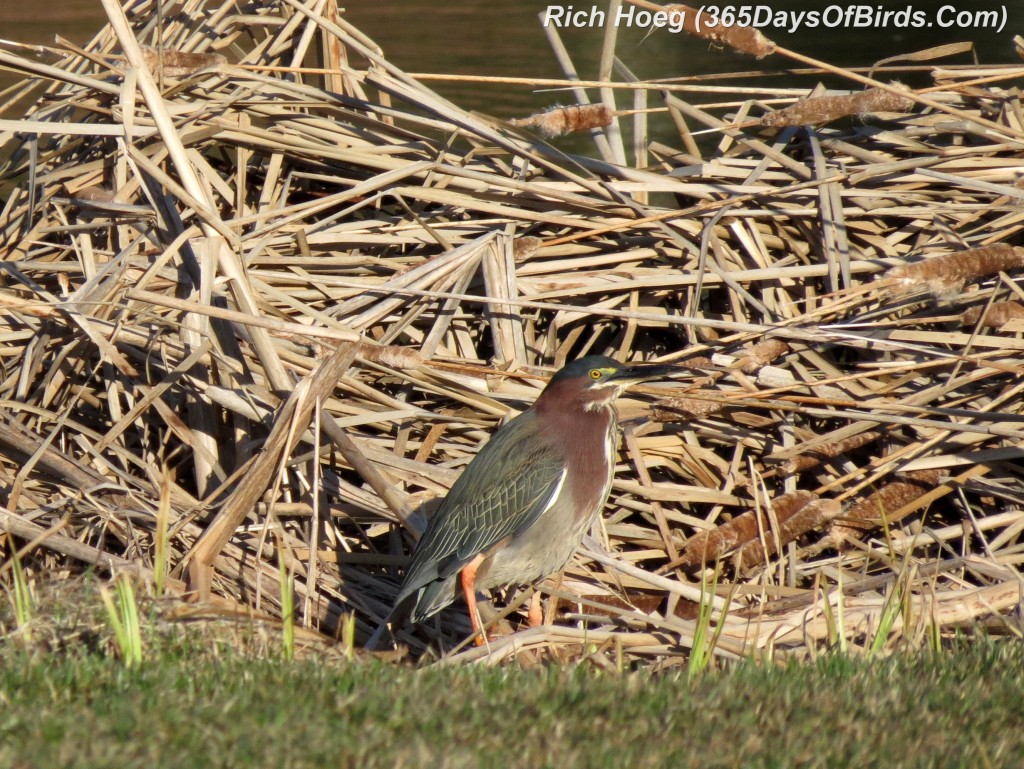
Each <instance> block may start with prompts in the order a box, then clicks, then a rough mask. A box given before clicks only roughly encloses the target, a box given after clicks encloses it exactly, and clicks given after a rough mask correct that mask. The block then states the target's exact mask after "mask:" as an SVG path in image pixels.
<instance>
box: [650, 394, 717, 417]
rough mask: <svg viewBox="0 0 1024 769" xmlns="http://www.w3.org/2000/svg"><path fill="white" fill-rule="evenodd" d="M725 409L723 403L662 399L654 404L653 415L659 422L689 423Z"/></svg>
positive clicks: (687, 399)
mask: <svg viewBox="0 0 1024 769" xmlns="http://www.w3.org/2000/svg"><path fill="white" fill-rule="evenodd" d="M723 408H725V404H724V403H722V402H721V401H712V400H703V399H700V398H662V399H661V400H659V401H658V402H657V403H655V404H654V407H653V409H652V410H651V414H652V416H653V417H654V419H655V420H657V421H658V422H689V421H691V420H693V419H700V418H701V417H706V416H708V415H709V414H714V413H715V412H717V411H721V410H722V409H723Z"/></svg>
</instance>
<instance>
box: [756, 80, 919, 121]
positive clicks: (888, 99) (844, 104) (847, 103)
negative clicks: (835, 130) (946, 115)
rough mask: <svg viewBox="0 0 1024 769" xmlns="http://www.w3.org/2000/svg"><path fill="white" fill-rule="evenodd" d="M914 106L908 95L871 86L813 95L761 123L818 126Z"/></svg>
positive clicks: (902, 87)
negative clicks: (848, 92) (851, 91)
mask: <svg viewBox="0 0 1024 769" xmlns="http://www.w3.org/2000/svg"><path fill="white" fill-rule="evenodd" d="M893 86H894V87H895V88H899V89H902V90H907V91H909V90H910V89H909V88H907V87H906V86H904V85H900V84H897V83H894V84H893ZM913 106H914V102H913V101H912V100H911V99H908V98H907V97H905V96H900V95H898V94H894V93H892V92H891V91H885V90H882V89H881V88H869V89H867V90H866V91H862V92H860V93H851V94H846V95H843V96H812V97H810V98H808V99H804V100H803V101H799V102H797V103H796V104H793V105H791V106H789V107H785V108H784V109H780V110H775V111H774V112H769V113H767V114H766V115H763V116H762V117H761V125H763V126H769V127H771V128H782V127H784V126H802V125H818V124H821V123H830V122H832V121H833V120H839V119H840V118H844V117H847V116H848V115H857V116H858V117H860V118H865V117H867V116H868V115H870V114H872V113H874V112H909V111H910V109H911V108H912V107H913Z"/></svg>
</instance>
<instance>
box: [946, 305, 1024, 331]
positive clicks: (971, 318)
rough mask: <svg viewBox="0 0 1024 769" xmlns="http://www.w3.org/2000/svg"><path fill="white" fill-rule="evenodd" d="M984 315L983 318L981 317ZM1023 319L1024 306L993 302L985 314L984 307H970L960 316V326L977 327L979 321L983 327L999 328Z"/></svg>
mask: <svg viewBox="0 0 1024 769" xmlns="http://www.w3.org/2000/svg"><path fill="white" fill-rule="evenodd" d="M982 313H984V317H983V316H982ZM1018 318H1024V304H1021V303H1020V302H994V303H993V304H992V306H991V307H989V308H988V311H987V312H986V310H985V308H984V307H971V308H970V309H969V310H966V311H964V313H963V314H961V315H960V324H961V325H963V326H974V325H977V323H978V321H981V323H982V325H983V326H989V327H991V328H999V327H1000V326H1002V325H1004V324H1006V323H1009V322H1010V321H1011V320H1016V319H1018Z"/></svg>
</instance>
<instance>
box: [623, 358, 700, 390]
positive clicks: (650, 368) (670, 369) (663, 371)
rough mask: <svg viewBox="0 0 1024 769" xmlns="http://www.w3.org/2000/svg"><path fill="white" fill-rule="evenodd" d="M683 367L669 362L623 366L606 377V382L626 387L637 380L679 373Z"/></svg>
mask: <svg viewBox="0 0 1024 769" xmlns="http://www.w3.org/2000/svg"><path fill="white" fill-rule="evenodd" d="M683 371H685V369H683V368H681V367H679V366H673V365H671V364H669V363H662V364H654V365H636V366H623V367H622V368H620V369H619V370H618V371H616V372H615V373H614V374H612V376H610V377H609V378H608V380H607V381H608V382H609V383H611V384H615V385H617V386H618V387H622V388H626V387H629V386H630V385H634V384H637V383H639V382H649V381H650V380H652V379H662V378H664V377H667V376H670V375H672V374H679V373H681V372H683Z"/></svg>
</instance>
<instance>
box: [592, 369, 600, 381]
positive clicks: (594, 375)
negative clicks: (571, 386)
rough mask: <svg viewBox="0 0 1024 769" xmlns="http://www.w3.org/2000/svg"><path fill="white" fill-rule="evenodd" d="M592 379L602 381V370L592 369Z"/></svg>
mask: <svg viewBox="0 0 1024 769" xmlns="http://www.w3.org/2000/svg"><path fill="white" fill-rule="evenodd" d="M590 378H591V379H600V378H601V369H599V368H592V369H590Z"/></svg>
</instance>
